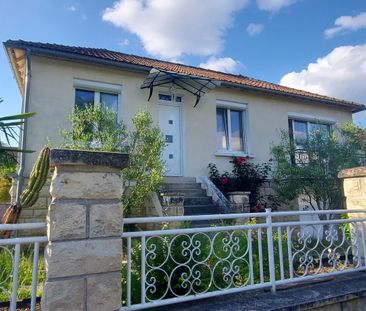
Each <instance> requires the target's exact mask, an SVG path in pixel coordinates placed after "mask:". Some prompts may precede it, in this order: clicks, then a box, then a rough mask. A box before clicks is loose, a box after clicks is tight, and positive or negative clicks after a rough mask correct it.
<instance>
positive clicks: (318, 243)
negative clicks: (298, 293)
mask: <svg viewBox="0 0 366 311" xmlns="http://www.w3.org/2000/svg"><path fill="white" fill-rule="evenodd" d="M365 213H366V210H329V211H300V212H274V213H273V212H271V211H270V210H266V212H265V213H251V214H231V215H228V214H225V215H204V216H183V217H165V218H164V223H165V227H164V229H162V230H160V229H158V230H156V228H158V226H157V224H160V225H161V224H162V219H161V218H160V217H151V218H130V219H125V221H124V224H125V228H128V229H129V231H127V232H123V233H122V240H123V247H124V254H125V257H124V261H123V266H122V286H123V288H122V293H123V297H122V308H121V310H137V309H143V308H149V307H154V306H160V305H168V304H172V303H178V302H183V301H189V300H195V299H200V298H207V297H212V296H218V295H223V294H229V293H235V292H240V291H245V290H250V289H259V288H271V289H272V291H275V290H276V287H277V286H280V285H283V284H288V283H293V282H300V281H303V280H309V279H313V278H320V277H324V276H328V275H330V274H332V275H335V274H341V273H347V272H355V271H362V270H365V269H366V262H365V261H366V240H365V222H366V214H365ZM300 215H308V216H310V215H312V216H318V217H317V219H318V220H314V221H300V220H294V218H298V219H299V217H300ZM320 215H323V216H322V217H319V216H320ZM348 216H349V218H348ZM203 220H204V221H217V222H218V223H217V224H216V225H214V226H203V227H195V225H194V224H195V223H196V222H197V221H203ZM169 224H170V225H169ZM179 224H180V226H179ZM154 229H155V230H154ZM126 230H127V229H126Z"/></svg>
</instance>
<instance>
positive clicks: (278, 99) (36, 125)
mask: <svg viewBox="0 0 366 311" xmlns="http://www.w3.org/2000/svg"><path fill="white" fill-rule="evenodd" d="M4 46H5V50H6V53H7V56H8V59H9V62H10V65H11V67H12V69H13V72H14V76H15V79H16V81H17V83H18V86H19V90H20V92H21V94H22V97H23V108H22V110H23V112H28V111H35V112H36V113H37V115H36V116H35V117H33V118H31V119H29V120H28V121H27V124H26V125H25V135H24V138H23V144H24V146H23V147H25V148H26V149H33V150H38V149H40V148H41V146H43V145H44V144H45V143H46V139H47V138H48V139H50V140H51V141H52V142H55V143H57V142H58V141H59V140H60V137H59V129H62V128H66V127H67V126H68V116H69V114H70V113H71V112H72V111H73V109H74V107H75V106H83V105H84V104H85V103H87V102H94V104H97V103H101V104H102V105H106V106H108V107H109V108H110V109H113V110H115V111H116V112H117V113H118V117H119V119H120V120H122V121H123V122H124V123H125V124H126V125H127V126H128V125H130V124H131V119H132V118H133V116H134V115H135V114H136V113H137V112H138V111H140V110H142V109H147V110H148V111H149V112H150V113H151V114H152V116H153V119H154V120H155V121H156V124H158V125H159V126H160V128H161V131H162V133H163V135H164V137H165V139H166V142H167V148H166V149H165V151H164V154H163V159H164V160H165V161H166V163H167V166H168V172H167V175H169V176H184V177H198V176H205V175H207V165H208V164H209V163H210V162H212V163H216V164H217V166H218V168H219V169H220V170H230V167H231V166H230V164H229V160H230V157H232V156H249V157H250V158H252V160H253V161H256V162H258V163H261V162H265V161H268V159H269V158H270V145H271V144H272V143H273V142H278V140H279V130H280V129H288V128H289V126H290V128H291V130H292V132H293V135H294V138H295V140H296V141H297V142H299V144H300V143H301V140H302V139H303V138H304V137H305V136H306V135H307V134H308V132H309V131H311V129H312V128H314V127H319V126H320V127H329V126H331V125H333V124H339V123H343V122H347V121H352V114H353V113H355V112H359V111H362V110H365V106H364V105H361V104H358V103H354V102H350V101H345V100H341V99H336V98H331V97H327V96H323V95H319V94H314V93H310V92H306V91H302V90H297V89H293V88H289V87H285V86H281V85H277V84H273V83H268V82H265V81H260V80H257V79H253V78H249V77H246V76H242V75H232V74H227V73H222V72H217V71H212V70H207V69H202V68H198V67H192V66H186V65H183V64H178V63H171V62H166V61H161V60H157V59H151V58H146V57H140V56H135V55H129V54H124V53H121V52H115V51H109V50H106V49H96V48H84V47H74V46H64V45H58V44H48V43H37V42H26V41H21V40H16V41H13V40H8V41H6V42H4ZM34 158H35V154H26V155H24V159H23V160H22V161H23V162H24V173H25V174H26V175H27V174H29V171H30V169H31V167H32V163H33V161H34Z"/></svg>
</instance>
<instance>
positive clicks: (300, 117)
mask: <svg viewBox="0 0 366 311" xmlns="http://www.w3.org/2000/svg"><path fill="white" fill-rule="evenodd" d="M288 119H289V120H290V121H291V126H292V139H293V142H294V143H295V131H294V122H296V121H298V122H303V123H306V135H307V137H309V135H310V123H315V124H316V123H318V124H320V125H328V126H329V129H330V130H331V129H332V127H333V125H334V124H335V123H336V121H335V119H333V118H326V117H319V116H313V115H306V114H300V113H289V114H288ZM297 147H298V146H296V148H297ZM298 149H300V148H298Z"/></svg>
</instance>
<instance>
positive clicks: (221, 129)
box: [216, 108, 229, 150]
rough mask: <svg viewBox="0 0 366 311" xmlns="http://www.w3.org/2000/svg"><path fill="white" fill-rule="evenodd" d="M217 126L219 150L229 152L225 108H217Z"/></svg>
mask: <svg viewBox="0 0 366 311" xmlns="http://www.w3.org/2000/svg"><path fill="white" fill-rule="evenodd" d="M216 126H217V136H216V139H217V140H216V145H217V148H218V149H219V150H228V141H229V133H228V122H227V110H226V109H223V108H216Z"/></svg>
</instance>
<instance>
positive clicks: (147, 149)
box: [60, 105, 165, 213]
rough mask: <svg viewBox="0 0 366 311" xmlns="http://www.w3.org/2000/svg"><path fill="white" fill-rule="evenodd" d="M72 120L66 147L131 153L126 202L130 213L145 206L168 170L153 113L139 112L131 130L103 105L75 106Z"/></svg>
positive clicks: (125, 173) (66, 132) (125, 172)
mask: <svg viewBox="0 0 366 311" xmlns="http://www.w3.org/2000/svg"><path fill="white" fill-rule="evenodd" d="M69 120H70V123H71V129H66V130H61V132H60V133H61V136H62V138H63V142H62V143H61V147H62V148H69V149H85V150H101V151H121V152H127V153H128V154H129V157H130V166H129V167H128V168H125V169H124V170H123V171H122V175H123V179H124V181H125V183H126V186H127V187H128V191H126V192H125V193H124V195H123V197H122V202H123V203H124V209H125V210H126V211H127V213H128V212H130V211H131V209H132V208H134V207H139V206H142V205H143V204H144V201H145V199H146V198H147V196H148V195H149V194H150V193H151V192H155V191H156V190H157V188H158V186H159V185H160V184H161V182H162V179H163V174H164V171H165V166H164V163H163V162H162V161H161V157H160V156H161V153H162V150H163V148H164V146H165V141H164V139H163V137H162V135H161V133H160V130H159V128H158V127H154V126H153V120H152V117H151V115H150V114H149V113H148V112H147V111H142V112H140V113H138V114H137V115H136V116H135V117H134V118H133V119H132V123H133V126H134V129H133V130H131V131H128V130H126V128H125V126H124V125H122V124H120V123H118V122H117V121H116V120H117V115H116V113H115V112H113V111H109V110H108V109H107V108H103V107H102V106H100V105H98V106H95V107H93V106H92V105H88V106H87V107H86V108H84V109H75V111H74V113H72V114H71V115H70V117H69Z"/></svg>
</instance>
